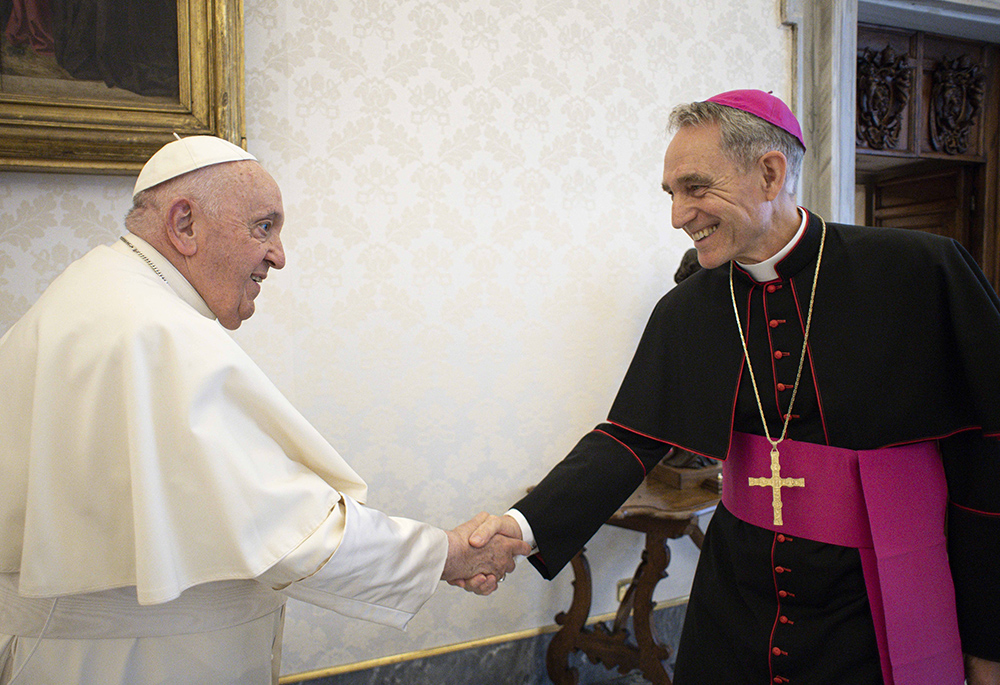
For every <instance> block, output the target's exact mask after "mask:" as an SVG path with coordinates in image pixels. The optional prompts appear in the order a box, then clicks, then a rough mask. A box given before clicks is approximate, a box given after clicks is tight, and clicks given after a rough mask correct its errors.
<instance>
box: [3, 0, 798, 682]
mask: <svg viewBox="0 0 1000 685" xmlns="http://www.w3.org/2000/svg"><path fill="white" fill-rule="evenodd" d="M245 12H246V69H247V72H246V77H247V93H246V95H247V98H246V99H247V114H248V122H249V125H248V137H249V147H250V150H251V151H252V152H253V153H254V154H255V155H257V156H258V158H259V159H260V160H261V162H262V163H263V164H264V166H265V167H266V168H267V169H268V170H269V171H270V172H271V173H272V175H274V177H275V178H276V179H277V181H278V183H279V184H280V185H281V187H282V189H283V193H284V201H285V209H286V213H287V222H286V228H285V231H284V234H283V235H284V237H285V246H286V251H287V256H288V266H287V267H286V268H285V269H284V271H281V272H277V273H274V274H272V276H271V277H270V278H268V280H267V282H266V284H265V285H264V291H263V293H262V295H261V297H260V299H259V300H258V307H257V314H256V315H255V316H254V318H253V319H252V320H250V321H249V322H247V323H246V324H244V326H243V328H241V329H240V330H239V331H238V332H237V333H236V334H235V335H236V337H237V339H238V340H239V341H240V343H241V344H242V345H243V346H244V347H245V348H246V349H247V350H248V351H249V352H250V354H251V356H253V357H254V358H255V359H256V360H257V361H258V362H259V363H260V365H261V366H262V368H263V369H264V370H265V372H267V373H268V374H269V375H270V376H271V378H272V379H274V381H275V382H276V384H277V385H278V386H279V387H280V388H281V389H282V390H283V391H284V392H285V393H286V394H287V395H288V396H289V397H290V399H291V400H292V402H293V403H294V404H295V405H296V406H297V407H298V408H299V409H300V410H301V411H302V412H303V413H304V414H305V416H306V417H307V418H309V419H310V420H311V421H312V422H313V423H314V424H315V425H316V426H317V427H318V429H319V430H320V431H321V432H322V433H323V434H324V435H325V436H327V437H328V438H329V440H330V441H331V443H332V444H333V445H334V446H336V447H337V449H338V450H339V451H340V452H341V453H342V454H343V455H344V456H345V457H346V458H347V460H348V461H349V462H350V463H351V464H352V465H353V466H354V467H355V468H356V469H357V471H358V472H359V473H361V474H362V475H363V476H364V477H365V478H366V479H367V480H368V482H369V485H370V487H371V492H372V496H371V504H373V505H374V506H376V507H379V508H381V509H384V510H386V511H388V512H390V513H393V514H397V515H403V516H409V517H413V518H420V519H424V520H428V521H431V522H433V523H436V524H438V525H441V526H447V527H450V526H453V525H456V524H458V523H460V522H461V521H464V520H465V519H467V518H469V517H470V516H472V515H473V514H475V513H476V512H478V511H479V510H481V509H487V510H490V511H493V512H498V513H499V512H502V511H503V510H505V509H506V507H507V506H508V505H509V504H510V503H512V502H513V501H515V500H516V499H517V498H519V497H520V494H521V493H523V492H524V488H525V487H526V486H528V485H530V484H532V483H534V482H536V481H537V480H538V479H539V478H540V477H541V476H542V475H544V473H545V472H546V471H547V470H548V468H549V467H550V466H551V465H552V464H554V463H555V462H556V461H558V460H559V459H561V458H562V457H563V456H564V455H565V453H566V452H567V451H568V450H569V449H570V448H572V446H573V445H574V444H575V442H576V440H577V439H578V438H579V437H580V436H582V435H583V434H584V433H585V432H586V431H588V430H589V429H590V428H592V427H593V426H594V425H595V424H596V423H598V422H600V421H602V420H603V419H604V418H605V416H606V412H607V410H608V408H609V407H610V403H611V401H612V399H613V397H614V394H615V391H616V390H617V386H618V383H619V382H620V380H621V377H622V375H623V373H624V371H625V369H626V367H627V365H628V362H629V360H630V358H631V354H632V352H633V350H634V347H635V344H636V342H637V341H638V337H639V335H640V333H641V331H642V328H643V326H644V324H645V321H646V318H647V316H648V314H649V312H650V310H651V309H652V307H653V305H654V304H655V302H656V300H657V299H658V298H659V296H660V295H661V294H662V293H663V292H664V291H665V290H667V289H669V288H670V287H671V286H672V285H673V278H672V277H673V273H674V270H675V268H676V266H677V264H678V262H679V260H680V256H681V254H682V253H683V251H684V250H685V249H686V248H687V247H688V241H687V240H686V239H685V237H684V236H683V234H681V233H680V232H679V231H675V230H674V229H672V228H671V226H670V203H669V199H668V198H667V196H666V195H665V194H664V193H663V192H662V190H661V189H660V187H659V186H660V177H661V173H662V169H661V165H662V157H663V151H664V149H665V146H666V142H667V140H668V139H667V136H666V134H665V131H664V127H665V124H666V118H667V113H668V112H669V110H670V108H671V107H672V106H673V105H675V104H677V103H680V102H685V101H690V100H693V99H699V98H704V97H708V96H709V95H712V94H713V93H715V92H719V91H721V90H726V89H730V88H738V87H754V88H762V89H765V90H774V91H775V93H776V94H778V95H779V96H789V95H790V88H791V60H792V54H793V47H792V44H793V37H792V36H791V34H790V32H789V30H788V29H786V28H784V27H782V26H781V22H780V18H779V7H778V2H777V0H706V1H705V2H698V3H693V2H681V1H680V0H628V1H627V2H621V1H611V0H603V1H601V0H429V1H424V0H245ZM133 181H134V179H132V178H124V177H99V176H73V175H39V174H15V173H3V174H0V293H2V298H0V332H2V331H5V330H6V329H7V328H9V326H10V325H11V324H12V323H13V322H14V321H15V320H16V319H17V318H18V317H19V316H20V315H21V314H22V313H23V312H24V311H25V310H26V309H27V308H28V307H29V306H30V305H31V304H32V303H33V302H34V300H35V299H36V298H37V297H38V295H39V294H40V293H41V291H42V290H43V289H44V288H45V286H46V285H47V284H48V283H49V282H50V281H51V280H52V279H53V278H54V277H55V276H56V275H57V274H58V273H59V272H60V271H61V270H62V269H63V268H64V267H65V266H66V265H67V264H68V263H69V262H70V261H71V260H73V259H75V258H76V257H79V256H80V255H82V254H83V253H84V252H85V251H86V250H88V249H89V248H91V247H93V246H95V245H98V244H101V243H108V242H111V241H113V240H114V239H115V238H116V237H117V236H118V235H120V233H121V222H122V217H123V216H124V214H125V212H126V210H127V209H128V206H129V195H130V192H131V185H132V183H133ZM706 353H707V354H710V353H711V351H710V350H709V351H706ZM641 546H642V540H641V537H640V536H639V535H638V534H634V533H631V532H629V531H620V530H617V529H614V530H612V529H607V528H605V529H603V530H602V531H600V532H599V533H598V535H597V536H596V537H595V538H594V539H593V540H592V541H591V543H590V545H588V556H589V558H590V560H591V564H592V567H593V570H594V574H595V590H594V606H593V613H603V612H609V611H613V609H614V607H615V590H614V586H615V583H616V581H617V580H619V579H622V578H627V577H630V576H631V575H632V573H633V571H634V566H635V564H636V562H637V561H638V558H639V552H640V550H641ZM671 549H672V552H673V561H672V563H671V566H670V576H669V577H668V578H667V579H665V580H664V581H663V582H661V584H660V586H659V587H658V591H657V598H658V599H667V598H671V597H677V596H683V595H685V594H687V592H688V590H689V587H690V579H691V573H692V570H693V567H694V563H695V559H696V550H695V548H694V546H693V545H692V544H691V543H690V541H677V542H673V543H671ZM522 566H523V567H522V568H519V570H518V571H517V572H516V573H515V574H514V575H512V576H511V577H510V578H509V579H508V581H507V582H506V583H505V584H504V586H503V587H502V591H500V592H498V593H496V594H494V595H493V596H491V597H489V598H485V599H483V598H478V597H474V596H471V595H466V594H465V593H464V592H462V591H460V590H457V589H454V588H450V587H447V586H446V585H442V587H441V589H440V590H439V592H438V593H437V595H435V597H433V598H432V599H431V601H430V602H429V603H428V604H427V605H426V606H425V608H424V609H423V611H422V612H421V613H420V614H419V615H418V616H417V617H416V618H415V619H414V620H413V622H412V623H411V624H410V627H409V629H408V630H407V631H406V632H405V633H404V632H399V631H394V630H392V629H388V628H383V627H379V626H374V625H368V624H364V623H360V622H356V621H348V620H346V619H343V618H341V617H339V616H338V615H336V614H334V613H331V612H327V611H322V610H318V609H313V608H312V607H309V606H307V605H303V604H299V603H292V604H291V605H290V607H289V611H288V620H287V624H286V628H285V651H284V659H283V672H284V673H300V672H304V671H310V670H313V669H320V668H324V667H329V666H335V665H339V664H348V663H354V662H358V661H362V660H366V659H371V658H375V657H379V656H386V655H392V654H399V653H405V652H411V651H414V650H419V649H424V648H431V647H437V646H443V645H449V644H454V643H459V642H463V641H466V640H471V639H476V638H482V637H489V636H493V635H502V634H505V633H509V632H513V631H516V630H522V629H526V628H534V627H538V626H545V625H550V624H552V623H553V616H554V615H555V613H556V612H558V611H561V610H564V609H565V608H566V607H567V606H568V602H569V597H570V592H571V587H570V580H571V573H570V572H569V571H568V570H567V571H566V572H564V573H563V574H561V575H560V577H559V578H557V579H556V580H555V581H554V582H552V583H549V582H546V581H543V580H541V579H540V578H539V577H538V576H537V574H535V572H534V571H533V570H532V569H530V567H529V566H528V564H526V563H524V564H522Z"/></svg>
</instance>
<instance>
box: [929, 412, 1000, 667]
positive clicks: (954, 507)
mask: <svg viewBox="0 0 1000 685" xmlns="http://www.w3.org/2000/svg"><path fill="white" fill-rule="evenodd" d="M941 455H942V457H943V458H944V466H945V475H946V477H947V479H948V497H949V499H950V502H949V506H948V559H949V563H950V565H951V575H952V578H953V580H954V581H955V606H956V609H957V611H958V628H959V633H960V634H961V637H962V650H963V651H964V652H965V653H967V654H972V655H973V656H978V657H981V658H983V659H989V660H990V661H1000V634H998V633H997V626H998V625H1000V487H998V484H1000V441H998V440H995V439H993V438H988V437H984V436H983V435H982V434H981V433H980V432H978V431H970V432H966V433H959V434H958V435H955V436H952V437H950V438H947V439H945V440H942V441H941Z"/></svg>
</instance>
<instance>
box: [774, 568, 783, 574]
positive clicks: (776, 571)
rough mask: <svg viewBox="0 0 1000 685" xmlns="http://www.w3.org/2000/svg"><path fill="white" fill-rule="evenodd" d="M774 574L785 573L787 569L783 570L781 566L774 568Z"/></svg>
mask: <svg viewBox="0 0 1000 685" xmlns="http://www.w3.org/2000/svg"><path fill="white" fill-rule="evenodd" d="M774 572H775V573H784V572H785V569H784V568H782V567H781V566H775V567H774Z"/></svg>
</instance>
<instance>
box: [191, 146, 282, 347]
mask: <svg viewBox="0 0 1000 685" xmlns="http://www.w3.org/2000/svg"><path fill="white" fill-rule="evenodd" d="M234 166H235V167H238V168H235V169H227V170H225V171H226V172H227V173H229V172H232V173H233V176H232V179H231V180H232V182H231V183H227V184H226V186H227V190H226V197H225V198H223V199H222V201H221V202H220V203H219V208H218V210H217V211H215V212H214V213H213V214H206V213H205V212H204V211H202V212H201V220H202V221H203V222H205V224H206V225H204V226H203V229H207V230H202V231H200V232H199V235H200V240H199V244H198V253H197V254H196V255H195V260H193V263H192V266H193V268H194V269H196V271H197V273H196V274H193V276H194V277H195V282H194V283H193V285H194V286H195V287H196V288H197V290H198V292H199V294H200V295H201V296H202V297H203V298H204V300H205V302H206V303H207V304H208V306H209V308H210V309H211V310H212V312H214V313H215V315H216V316H217V317H218V318H219V323H221V324H222V325H223V326H225V327H226V328H228V329H230V330H235V329H237V328H239V327H240V324H242V323H243V322H244V321H245V320H246V319H249V318H250V317H251V316H252V315H253V313H254V298H256V297H257V295H259V294H260V288H261V286H260V283H261V281H263V280H264V279H265V278H267V273H268V271H269V270H270V269H271V268H275V269H280V268H282V267H284V266H285V251H284V248H283V247H282V245H281V237H280V236H281V227H282V223H283V222H284V209H283V207H282V203H281V191H280V190H279V189H278V185H277V183H275V182H274V179H273V178H271V175H270V174H268V173H267V172H266V171H264V169H263V168H262V167H261V166H260V165H259V164H257V163H256V162H235V163H234Z"/></svg>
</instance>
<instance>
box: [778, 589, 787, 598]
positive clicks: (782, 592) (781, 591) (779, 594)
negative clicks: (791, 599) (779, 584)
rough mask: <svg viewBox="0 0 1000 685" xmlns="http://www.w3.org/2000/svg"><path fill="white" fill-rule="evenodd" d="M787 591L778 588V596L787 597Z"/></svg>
mask: <svg viewBox="0 0 1000 685" xmlns="http://www.w3.org/2000/svg"><path fill="white" fill-rule="evenodd" d="M787 596H788V593H787V592H785V591H784V590H778V597H787Z"/></svg>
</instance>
